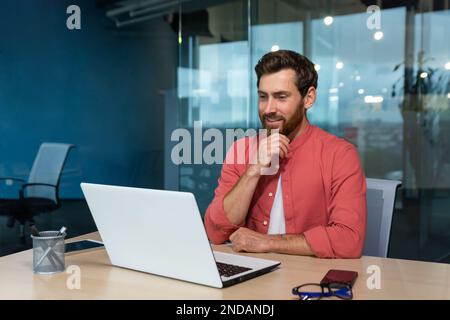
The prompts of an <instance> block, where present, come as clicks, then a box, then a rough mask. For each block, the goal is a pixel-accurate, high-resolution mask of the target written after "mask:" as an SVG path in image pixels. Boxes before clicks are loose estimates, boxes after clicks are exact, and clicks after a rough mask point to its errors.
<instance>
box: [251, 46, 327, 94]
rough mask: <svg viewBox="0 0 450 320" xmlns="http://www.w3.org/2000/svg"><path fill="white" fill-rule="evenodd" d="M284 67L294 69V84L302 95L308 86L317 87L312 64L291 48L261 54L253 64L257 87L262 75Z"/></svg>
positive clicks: (315, 72) (316, 77) (315, 74)
mask: <svg viewBox="0 0 450 320" xmlns="http://www.w3.org/2000/svg"><path fill="white" fill-rule="evenodd" d="M284 69H292V70H294V71H295V73H296V75H297V79H296V85H297V88H298V91H299V92H300V94H301V95H302V97H304V96H305V95H306V93H307V92H308V89H309V88H310V87H314V88H316V89H317V79H318V75H317V71H316V69H315V68H314V64H313V63H312V62H311V61H310V60H309V59H308V58H306V57H305V56H303V55H301V54H299V53H297V52H294V51H291V50H278V51H274V52H269V53H266V54H265V55H264V56H262V58H261V59H260V60H259V61H258V63H257V64H256V66H255V71H256V75H257V77H258V80H257V86H258V87H259V80H260V79H261V77H262V76H263V75H265V74H272V73H276V72H278V71H281V70H284Z"/></svg>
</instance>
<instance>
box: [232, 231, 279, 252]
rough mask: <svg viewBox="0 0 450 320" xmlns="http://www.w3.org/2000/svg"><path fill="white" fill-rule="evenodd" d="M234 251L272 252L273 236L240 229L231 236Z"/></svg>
mask: <svg viewBox="0 0 450 320" xmlns="http://www.w3.org/2000/svg"><path fill="white" fill-rule="evenodd" d="M230 240H231V242H232V248H233V250H234V251H236V252H239V251H245V252H270V250H271V249H270V241H271V236H270V235H267V234H262V233H259V232H256V231H253V230H250V229H248V228H239V229H238V230H236V231H235V232H234V233H233V234H232V235H231V236H230Z"/></svg>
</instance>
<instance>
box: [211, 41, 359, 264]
mask: <svg viewBox="0 0 450 320" xmlns="http://www.w3.org/2000/svg"><path fill="white" fill-rule="evenodd" d="M255 71H256V74H257V80H258V81H257V86H258V95H259V117H260V119H261V122H262V126H263V128H265V129H267V131H268V132H271V131H275V133H273V134H270V133H268V134H267V135H266V136H265V137H264V138H263V139H260V140H259V141H260V142H259V144H258V146H257V148H258V149H257V150H256V154H255V150H253V149H252V148H249V147H245V159H246V160H245V163H244V164H239V163H236V161H235V160H236V159H235V153H236V152H239V151H242V150H238V149H239V148H238V147H237V146H238V145H242V144H239V143H238V142H240V140H238V141H237V142H235V143H234V144H233V146H232V147H231V148H230V150H229V152H228V154H227V157H226V159H225V161H224V164H223V167H222V172H221V177H220V179H219V185H218V187H217V189H216V191H215V197H214V199H213V201H212V202H211V204H210V205H209V207H208V209H207V211H206V215H205V225H206V230H207V233H208V237H209V238H210V240H211V241H212V242H213V243H215V244H220V243H223V242H224V241H226V240H228V239H229V240H231V242H232V246H233V249H234V250H235V251H246V252H279V253H286V254H296V255H314V256H317V257H321V258H359V257H360V256H361V254H362V250H363V247H364V239H365V232H366V216H367V208H366V183H365V176H364V172H363V170H362V168H361V164H360V161H359V156H358V153H357V151H356V149H355V147H354V146H353V145H352V144H350V143H348V142H346V141H345V140H343V139H339V138H337V137H335V136H333V135H331V134H329V133H327V132H325V131H323V130H321V129H319V128H318V127H315V126H312V125H311V124H310V123H309V122H308V119H307V117H306V111H307V110H308V109H309V108H311V107H312V105H313V104H314V101H315V99H316V88H317V79H318V76H317V72H316V70H315V69H314V65H313V64H312V63H311V61H309V60H308V59H307V58H306V57H304V56H302V55H300V54H298V53H295V52H293V51H287V50H280V51H276V52H270V53H268V54H266V55H264V56H263V57H262V58H261V60H260V61H259V62H258V64H257V65H256V67H255ZM277 130H278V133H276V131H277ZM245 139H247V140H249V139H251V138H248V137H247V138H245ZM245 145H246V146H247V145H248V144H245ZM240 149H242V148H240ZM275 156H276V157H278V156H279V165H278V167H277V168H278V169H277V170H275V171H276V172H275V174H272V175H264V174H262V172H264V169H267V168H268V167H270V166H271V164H272V163H273V161H274V159H275ZM255 157H256V158H255ZM252 159H257V161H251V160H252Z"/></svg>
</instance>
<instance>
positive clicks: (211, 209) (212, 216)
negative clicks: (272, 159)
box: [205, 140, 246, 244]
mask: <svg viewBox="0 0 450 320" xmlns="http://www.w3.org/2000/svg"><path fill="white" fill-rule="evenodd" d="M240 142H244V140H238V141H237V142H235V143H234V144H233V145H232V146H231V148H230V150H229V151H228V153H227V156H226V158H225V161H224V164H223V165H222V172H221V174H220V178H219V181H218V186H217V188H216V190H215V192H214V199H213V200H212V202H211V203H210V205H209V206H208V208H207V209H206V213H205V227H206V232H207V234H208V238H209V239H210V240H211V241H212V242H213V243H214V244H221V243H224V242H225V241H227V240H228V238H229V237H230V235H231V234H232V233H233V232H234V231H236V230H237V229H238V228H240V227H242V226H244V225H245V221H244V222H243V223H242V224H241V225H235V224H232V223H231V222H230V221H229V220H228V218H227V217H226V215H225V210H224V208H223V199H224V198H225V196H226V195H227V194H228V192H230V191H231V189H233V187H234V186H235V185H236V183H237V182H238V181H239V178H240V177H241V174H242V173H241V172H243V170H245V168H246V165H245V164H244V163H242V164H239V162H238V157H240V156H241V155H240V154H239V153H238V152H237V150H238V147H237V146H238V145H239V143H240ZM239 151H241V152H242V151H243V149H242V148H239ZM243 156H244V157H246V155H243ZM243 162H245V158H244V160H243Z"/></svg>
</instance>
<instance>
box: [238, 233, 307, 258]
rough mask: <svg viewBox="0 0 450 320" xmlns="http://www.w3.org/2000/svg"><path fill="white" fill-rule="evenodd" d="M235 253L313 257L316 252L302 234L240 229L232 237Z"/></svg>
mask: <svg viewBox="0 0 450 320" xmlns="http://www.w3.org/2000/svg"><path fill="white" fill-rule="evenodd" d="M230 240H231V242H232V248H233V250H234V251H236V252H239V251H245V252H257V253H258V252H259V253H263V252H277V253H286V254H296V255H304V256H311V255H314V252H313V251H312V250H311V247H310V246H309V244H308V243H307V241H306V239H305V237H304V236H303V235H302V234H283V235H270V234H263V233H259V232H256V231H253V230H250V229H248V228H244V227H242V228H239V229H238V230H236V231H235V232H234V233H233V234H232V235H231V236H230Z"/></svg>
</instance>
